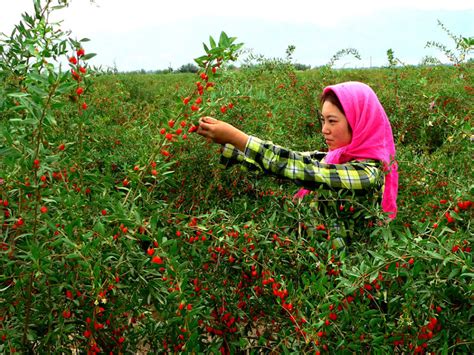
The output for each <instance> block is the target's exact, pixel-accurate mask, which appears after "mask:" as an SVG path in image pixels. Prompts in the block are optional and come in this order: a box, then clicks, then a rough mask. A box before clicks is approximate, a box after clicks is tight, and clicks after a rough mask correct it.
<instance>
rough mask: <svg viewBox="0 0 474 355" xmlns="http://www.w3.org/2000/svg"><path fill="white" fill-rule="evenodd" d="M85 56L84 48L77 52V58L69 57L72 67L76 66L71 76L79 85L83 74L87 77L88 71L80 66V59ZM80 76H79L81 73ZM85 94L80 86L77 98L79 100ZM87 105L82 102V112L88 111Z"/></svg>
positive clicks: (77, 90)
mask: <svg viewBox="0 0 474 355" xmlns="http://www.w3.org/2000/svg"><path fill="white" fill-rule="evenodd" d="M84 54H85V51H84V49H83V48H79V49H78V50H77V51H76V55H77V57H75V56H72V57H69V63H71V65H72V66H74V67H73V68H72V69H71V74H72V78H73V79H74V80H75V81H77V82H78V83H80V82H81V81H82V77H81V74H82V75H85V74H86V73H87V69H86V68H85V67H83V66H81V65H79V64H78V63H79V59H80V58H81V57H83V56H84ZM78 72H79V73H80V74H79V73H78ZM83 93H84V88H82V87H81V86H78V88H77V89H76V95H77V97H78V98H79V97H80V96H81V95H82V94H83ZM87 107H88V106H87V103H86V102H85V101H84V102H82V104H81V109H82V110H86V109H87Z"/></svg>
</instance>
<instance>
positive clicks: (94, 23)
mask: <svg viewBox="0 0 474 355" xmlns="http://www.w3.org/2000/svg"><path fill="white" fill-rule="evenodd" d="M7 1H8V5H5V4H4V5H0V6H1V8H2V12H1V14H0V31H7V32H8V31H9V30H11V28H12V26H13V25H14V24H15V23H17V22H18V20H19V19H20V13H22V12H24V11H25V10H30V11H31V9H32V0H15V1H14V2H13V1H11V0H0V3H1V2H7ZM390 9H419V10H447V11H455V10H474V2H473V1H472V0H457V1H446V0H416V1H414V0H395V1H382V0H359V1H354V0H345V1H341V0H339V1H324V2H319V1H314V0H293V1H291V2H289V1H287V0H259V1H256V0H240V1H239V2H214V3H202V2H197V1H195V0H175V1H163V2H161V1H155V0H133V1H129V0H95V4H91V3H90V1H89V0H72V1H71V3H70V6H69V8H67V9H64V10H61V11H60V12H57V13H56V15H57V16H58V17H57V18H56V19H57V20H62V19H64V27H65V28H67V29H71V30H73V32H80V33H86V34H93V33H97V32H111V33H122V32H128V31H132V30H136V29H140V28H146V27H153V26H155V25H166V24H169V23H179V22H186V21H191V20H192V21H193V22H194V23H196V24H199V21H200V19H202V21H205V20H206V18H208V17H220V18H241V19H249V18H253V19H255V18H256V19H260V20H262V21H272V22H282V23H291V24H294V23H299V24H304V23H307V24H316V25H320V26H324V27H335V26H337V25H339V24H341V23H343V22H345V21H347V20H349V19H351V20H357V18H358V17H359V18H361V19H363V18H364V17H368V16H371V15H374V14H375V13H377V12H378V11H381V10H390Z"/></svg>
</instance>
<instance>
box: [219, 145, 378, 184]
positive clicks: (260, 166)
mask: <svg viewBox="0 0 474 355" xmlns="http://www.w3.org/2000/svg"><path fill="white" fill-rule="evenodd" d="M325 156H326V153H324V152H319V151H313V152H295V151H291V150H288V149H286V148H283V147H280V146H278V145H276V144H274V143H272V142H270V141H263V140H261V139H259V138H257V137H253V136H250V137H249V140H248V141H247V145H246V146H245V149H244V152H241V151H240V150H238V149H237V148H235V147H234V146H233V145H231V144H226V145H224V147H223V151H222V155H221V159H220V163H221V165H223V166H224V167H225V168H227V167H229V166H232V165H235V164H241V167H242V169H243V170H247V171H257V172H258V171H259V172H263V173H266V174H272V175H276V176H279V177H284V178H288V179H290V180H293V181H295V183H296V184H297V185H300V186H303V187H305V188H307V189H309V190H316V189H318V188H319V187H321V186H322V187H323V188H324V187H326V188H332V189H348V190H355V191H360V192H363V191H362V190H368V189H374V188H375V189H381V188H382V185H383V172H382V170H381V169H380V164H379V162H377V161H375V160H365V161H350V162H347V163H344V164H327V163H324V157H325Z"/></svg>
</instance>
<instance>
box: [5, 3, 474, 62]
mask: <svg viewBox="0 0 474 355" xmlns="http://www.w3.org/2000/svg"><path fill="white" fill-rule="evenodd" d="M42 1H43V2H44V0H42ZM94 2H95V4H91V3H90V1H89V0H72V1H71V4H70V6H69V8H67V9H63V10H59V11H57V12H56V17H55V18H56V19H57V20H63V24H62V29H64V30H71V31H72V36H73V37H74V38H77V39H80V38H83V37H87V38H90V39H91V42H88V43H86V44H85V50H86V52H94V53H97V57H95V58H94V59H93V60H92V61H91V64H94V65H102V66H104V67H113V66H114V65H115V66H116V67H117V68H118V69H119V70H121V71H130V70H139V69H145V70H156V69H165V68H167V67H169V66H171V67H172V68H174V69H177V68H178V67H180V66H181V65H183V64H186V63H191V62H193V58H196V57H198V56H200V55H202V54H203V53H204V52H203V49H202V42H208V38H209V36H210V35H212V36H213V37H214V38H218V36H219V34H220V32H221V31H225V32H226V33H227V34H228V35H229V36H233V37H237V38H238V41H239V42H243V43H244V44H245V48H247V49H251V50H252V51H253V53H254V54H262V55H264V56H266V57H268V58H275V57H276V58H283V57H284V56H285V50H286V48H287V47H288V45H294V46H296V50H295V52H294V56H293V58H294V62H298V63H302V64H306V65H311V66H318V65H323V64H325V63H327V62H328V60H329V59H330V58H331V56H332V55H333V54H335V53H336V52H337V51H338V50H340V49H344V48H355V49H357V50H358V51H359V53H360V54H361V56H362V60H360V61H357V60H354V59H353V58H351V57H345V58H342V59H341V61H340V62H339V63H338V66H345V67H369V66H370V65H372V66H382V65H387V55H386V52H387V50H388V49H389V48H391V49H393V50H394V52H395V56H396V57H397V58H399V59H400V60H402V61H403V62H405V63H406V64H419V63H420V61H421V59H422V58H423V57H424V56H425V55H435V56H437V57H439V58H440V59H441V60H443V61H446V58H444V57H443V56H442V55H441V54H440V52H439V51H436V50H432V49H426V48H424V47H425V44H426V42H427V41H437V42H440V43H443V44H445V45H446V46H448V47H449V48H453V47H454V43H453V41H452V40H451V39H450V38H449V36H448V35H447V34H446V33H445V32H444V31H443V30H442V29H441V28H440V27H439V26H438V23H437V20H438V19H439V20H440V21H441V22H442V23H443V24H444V25H445V26H446V27H447V28H448V29H449V30H450V31H451V32H452V33H453V34H455V35H462V36H465V37H468V36H473V35H474V33H473V32H474V20H473V19H474V1H473V0H455V1H446V0H394V1H392V0H386V1H382V0H359V1H354V0H352V1H350V0H347V1H346V0H333V1H316V0H292V1H288V0H240V1H232V2H225V1H219V2H218V1H216V2H200V1H195V0H194V1H191V0H170V1H169V0H166V1H155V0H94ZM32 4H33V0H0V8H1V11H0V32H4V33H6V34H10V33H11V30H12V29H13V26H14V25H15V24H16V23H18V22H19V21H20V20H21V14H22V13H23V12H25V11H26V12H29V13H33V11H32V8H33V5H32Z"/></svg>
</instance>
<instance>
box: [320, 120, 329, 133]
mask: <svg viewBox="0 0 474 355" xmlns="http://www.w3.org/2000/svg"><path fill="white" fill-rule="evenodd" d="M321 132H322V133H323V134H328V133H329V129H328V125H327V124H325V123H323V126H322V128H321Z"/></svg>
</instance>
